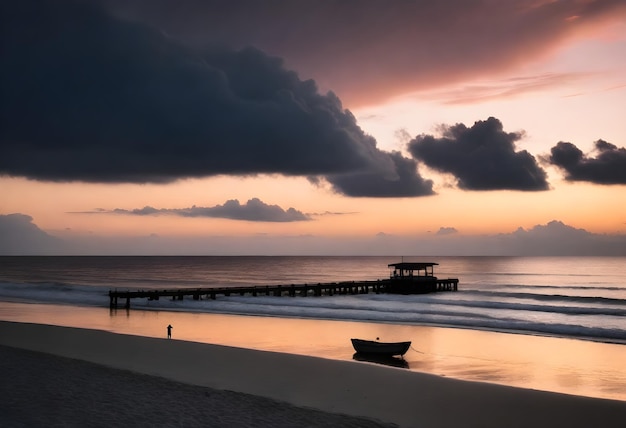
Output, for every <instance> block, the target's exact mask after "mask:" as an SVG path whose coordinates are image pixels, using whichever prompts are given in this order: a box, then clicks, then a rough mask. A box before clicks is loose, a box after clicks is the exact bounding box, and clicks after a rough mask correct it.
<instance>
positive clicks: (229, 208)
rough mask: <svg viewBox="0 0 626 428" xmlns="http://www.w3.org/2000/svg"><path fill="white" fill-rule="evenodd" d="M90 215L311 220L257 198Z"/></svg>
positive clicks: (117, 210) (283, 220)
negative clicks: (221, 203) (200, 205)
mask: <svg viewBox="0 0 626 428" xmlns="http://www.w3.org/2000/svg"><path fill="white" fill-rule="evenodd" d="M90 213H95V214H103V213H109V214H110V213H113V214H126V215H136V216H150V215H175V216H180V217H210V218H227V219H231V220H245V221H262V222H292V221H307V220H311V218H310V217H309V216H307V215H306V214H304V213H302V212H301V211H298V210H296V209H294V208H288V209H287V210H284V209H282V208H281V207H279V206H278V205H268V204H266V203H265V202H263V201H261V200H260V199H258V198H252V199H250V200H249V201H248V202H246V203H245V204H244V205H242V204H241V203H239V201H238V200H237V199H231V200H229V201H226V202H225V203H224V204H223V205H215V206H213V207H197V206H195V205H194V206H192V207H190V208H154V207H150V206H147V207H144V208H136V209H133V210H126V209H122V208H116V209H114V210H111V211H104V210H101V209H99V210H96V211H92V212H90Z"/></svg>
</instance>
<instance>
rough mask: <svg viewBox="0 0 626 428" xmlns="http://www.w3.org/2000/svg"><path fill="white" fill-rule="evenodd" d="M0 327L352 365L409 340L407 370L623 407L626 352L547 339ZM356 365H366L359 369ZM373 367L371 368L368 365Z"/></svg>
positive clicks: (125, 317)
mask: <svg viewBox="0 0 626 428" xmlns="http://www.w3.org/2000/svg"><path fill="white" fill-rule="evenodd" d="M0 320H5V321H13V322H21V323H36V324H54V325H59V326H66V327H76V328H85V329H94V330H101V331H108V332H112V333H119V334H126V335H136V336H143V337H151V338H165V337H166V329H165V327H166V326H167V325H170V324H171V325H173V326H174V329H173V338H174V339H175V340H184V341H191V342H198V343H207V344H219V345H223V346H230V347H239V348H247V349H255V350H259V351H273V352H280V353H289V354H297V355H306V356H316V357H320V358H326V359H332V360H337V361H340V362H350V363H357V362H356V361H354V360H355V359H357V358H355V357H354V349H353V348H352V345H351V344H350V339H351V338H353V337H356V338H362V339H371V340H373V339H375V338H377V337H380V339H381V340H382V341H389V342H393V341H407V340H411V341H412V342H413V343H412V347H411V349H410V350H409V351H408V352H407V354H405V356H404V360H401V362H402V367H403V369H404V370H408V371H412V372H416V373H427V374H433V375H438V376H441V377H446V378H453V379H460V380H466V381H477V382H487V383H493V384H499V385H507V386H513V387H519V388H525V389H536V390H543V391H551V392H558V393H565V394H571V395H577V396H583V397H595V398H606V399H613V400H619V401H624V402H626V368H625V367H624V366H623V361H624V360H626V347H625V346H624V345H619V344H617V345H616V344H607V343H601V342H593V341H583V340H576V339H570V338H566V339H560V338H554V337H549V336H530V335H524V334H511V333H499V332H492V331H481V330H472V329H458V328H445V327H429V326H409V325H400V324H388V323H363V322H349V321H324V320H309V319H292V318H281V317H258V316H257V317H252V316H235V315H220V314H198V313H193V314H192V313H187V312H177V313H175V312H162V311H131V312H129V313H126V312H125V311H124V312H122V313H119V312H118V313H111V312H110V311H109V310H108V309H96V308H79V307H72V310H68V307H67V306H58V305H57V306H55V305H35V304H30V305H23V304H6V303H5V304H2V305H0ZM359 364H366V363H362V362H359ZM371 364H374V363H371Z"/></svg>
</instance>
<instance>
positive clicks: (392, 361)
mask: <svg viewBox="0 0 626 428" xmlns="http://www.w3.org/2000/svg"><path fill="white" fill-rule="evenodd" d="M352 359H353V360H357V361H366V362H369V363H376V364H383V365H385V366H390V367H398V368H401V369H408V368H409V363H408V362H407V361H406V360H405V359H404V358H399V357H389V356H381V355H374V354H362V353H360V352H356V353H355V354H354V355H353V356H352Z"/></svg>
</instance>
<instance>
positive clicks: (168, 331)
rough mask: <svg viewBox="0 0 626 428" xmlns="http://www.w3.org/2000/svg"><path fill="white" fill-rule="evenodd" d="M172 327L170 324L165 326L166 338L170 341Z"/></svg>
mask: <svg viewBox="0 0 626 428" xmlns="http://www.w3.org/2000/svg"><path fill="white" fill-rule="evenodd" d="M173 328H174V327H172V326H171V325H170V324H168V325H167V338H168V339H171V338H172V329H173Z"/></svg>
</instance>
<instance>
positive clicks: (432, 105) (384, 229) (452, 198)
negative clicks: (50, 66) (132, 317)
mask: <svg viewBox="0 0 626 428" xmlns="http://www.w3.org/2000/svg"><path fill="white" fill-rule="evenodd" d="M109 3H111V4H112V5H114V7H112V9H111V10H113V11H116V12H115V13H117V14H118V15H119V16H124V17H125V18H129V17H130V18H132V19H137V17H138V16H140V15H141V14H142V13H143V14H144V15H145V16H146V17H147V18H146V21H145V22H146V23H147V24H146V25H154V26H162V27H163V28H165V27H167V25H168V22H167V20H166V19H165V18H163V17H162V16H157V14H155V13H154V11H152V14H150V13H148V12H150V10H149V8H148V7H146V9H145V10H143V9H141V8H140V7H139V6H137V7H136V8H135V9H133V8H132V7H130V6H128V9H126V10H125V9H124V7H123V6H120V5H119V4H117V2H115V1H111V2H109ZM135 3H137V4H139V3H140V2H135ZM453 3H454V2H453ZM521 3H524V4H525V5H526V6H528V4H529V3H533V2H521ZM544 3H545V4H544ZM559 3H563V2H559ZM565 3H569V2H565ZM571 3H573V4H576V7H572V8H570V9H569V10H568V9H567V7H565V6H563V5H558V6H557V5H552V6H549V4H550V2H534V3H533V5H534V6H533V7H536V8H538V9H537V10H536V11H535V9H532V14H531V13H530V12H527V13H525V14H520V16H521V15H523V16H522V17H520V16H516V15H515V14H512V13H510V10H507V6H504V5H503V4H502V3H498V7H497V10H496V11H494V14H493V16H492V19H491V20H490V21H488V22H485V21H484V19H483V18H481V17H479V16H475V15H472V14H471V12H472V11H470V10H467V11H466V13H467V15H465V17H466V18H467V20H466V21H463V23H459V22H457V23H456V24H454V23H446V24H445V25H443V24H442V25H443V27H444V28H439V27H438V26H437V25H430V26H428V25H426V24H424V26H423V28H420V26H419V25H417V23H416V24H415V25H405V26H402V27H399V28H398V31H397V32H395V33H389V34H386V33H384V32H383V34H385V36H384V37H382V36H381V37H378V38H376V39H375V40H376V42H375V43H374V42H373V41H372V40H374V39H373V35H376V34H379V32H380V31H379V29H376V30H372V34H370V36H368V37H365V36H363V40H370V41H372V43H371V44H361V43H360V44H358V46H359V47H358V48H354V49H353V50H351V49H352V48H353V47H354V46H355V41H354V40H348V39H346V40H345V41H344V42H341V41H339V40H337V41H336V42H337V43H334V44H333V45H332V46H327V47H325V48H323V49H322V48H320V49H319V50H316V51H314V52H311V54H310V55H309V53H308V52H306V51H302V52H300V51H298V49H297V48H298V44H297V43H296V42H295V41H294V42H292V43H287V42H281V43H278V42H276V41H275V39H271V38H269V37H267V38H263V37H261V36H258V37H259V38H258V40H259V45H260V46H261V47H262V48H265V49H267V50H269V49H270V48H271V47H272V46H275V49H276V50H275V51H271V52H270V53H271V54H272V55H276V56H281V57H283V58H284V59H285V64H286V66H287V67H291V68H293V69H295V70H296V71H297V72H298V75H299V76H302V78H305V77H306V78H309V77H310V78H312V79H314V80H315V81H316V82H317V83H318V85H319V87H320V88H321V90H322V91H325V90H327V89H332V90H333V92H334V93H335V94H336V95H337V96H338V97H339V99H340V100H341V101H342V103H343V107H344V108H346V109H349V110H350V111H351V112H352V114H353V115H354V116H355V118H356V123H357V125H358V126H359V127H360V128H361V129H362V130H363V131H364V132H365V133H366V134H369V135H371V136H373V137H374V138H375V139H376V143H377V146H376V147H377V148H378V149H379V150H382V151H385V152H390V151H399V152H401V153H402V154H403V156H404V157H407V158H410V156H411V155H410V154H409V152H408V150H407V143H408V142H409V141H411V140H413V139H414V138H415V137H417V136H419V135H432V136H433V137H438V136H440V135H441V134H440V133H441V130H442V126H452V125H455V124H464V125H465V126H466V127H467V128H471V127H472V125H473V124H474V122H476V121H486V120H487V119H488V118H489V117H495V118H497V119H498V120H499V121H500V122H501V123H502V127H503V130H504V132H507V133H519V134H520V135H521V138H520V139H519V140H517V141H516V142H515V149H516V150H517V151H521V150H527V151H528V152H529V153H530V154H531V155H532V156H533V157H534V158H535V160H536V162H537V165H538V166H539V167H541V168H542V169H543V170H545V172H546V174H547V182H548V184H549V188H548V190H542V191H522V190H506V189H503V190H464V189H460V188H459V186H458V182H457V178H455V176H454V175H452V174H446V173H442V172H441V171H437V170H436V169H434V168H432V167H429V166H427V165H425V163H424V162H423V161H420V160H419V159H418V163H417V165H418V172H419V175H421V177H423V178H424V179H427V180H432V182H433V186H432V189H433V191H434V193H435V194H433V195H430V196H412V197H352V196H349V195H347V194H342V193H341V192H339V191H338V188H337V187H335V188H333V187H332V186H331V185H330V184H329V182H327V181H325V180H323V179H322V180H320V181H319V182H317V183H314V182H312V181H310V180H309V179H308V178H309V177H311V176H313V175H314V174H301V175H292V176H288V175H285V174H281V173H272V174H264V173H257V174H254V173H246V174H218V175H210V176H206V177H198V178H184V177H181V178H180V179H178V180H176V181H174V182H171V183H168V184H159V183H147V184H133V183H117V184H111V183H107V182H102V183H84V182H81V181H80V180H71V181H67V180H65V181H62V182H50V181H46V180H41V179H36V178H34V179H33V178H25V177H23V176H22V177H20V176H19V174H12V173H7V172H6V171H4V173H3V174H4V175H2V176H0V189H1V194H2V197H1V198H0V215H3V216H7V215H9V214H14V213H19V214H24V215H27V216H31V217H32V223H33V224H34V225H35V226H36V228H39V229H41V230H42V231H44V232H45V233H47V234H49V235H52V236H57V237H62V238H63V239H69V240H72V239H74V238H76V237H81V239H83V238H85V237H93V236H95V237H99V238H102V239H113V238H115V237H121V236H127V237H129V236H130V237H133V236H135V237H147V236H151V235H152V236H155V235H158V237H168V238H172V239H173V238H175V237H177V236H181V237H194V238H198V237H202V236H206V237H214V236H220V237H228V236H238V237H241V238H246V237H256V238H258V237H259V236H263V237H272V236H274V237H277V241H276V242H277V243H276V246H275V247H272V249H271V251H272V252H274V253H280V252H281V251H284V252H288V251H290V248H293V247H288V246H284V247H281V244H280V243H281V242H283V243H284V240H285V239H287V238H293V239H295V240H296V241H297V239H299V238H298V237H310V236H313V237H318V238H324V239H326V238H328V239H331V238H333V237H336V236H339V237H342V238H345V240H346V241H345V242H349V241H350V240H354V242H355V244H354V245H355V246H354V250H355V252H357V253H358V252H359V244H358V240H359V239H374V238H376V237H377V236H379V237H380V236H397V237H406V238H410V239H419V237H433V236H435V235H437V232H438V231H440V229H441V228H450V230H453V232H454V233H452V234H451V235H453V236H454V237H462V236H482V235H495V234H512V233H513V232H515V230H516V229H518V228H519V227H521V228H524V229H526V230H530V229H532V228H533V227H535V226H537V225H546V224H548V223H549V222H551V221H553V220H557V221H559V222H562V223H564V224H565V225H567V226H569V227H571V228H574V229H585V230H586V231H587V232H589V233H592V234H611V235H614V234H618V235H625V234H626V185H625V184H626V183H621V184H594V183H592V182H585V181H567V180H566V179H565V172H564V171H563V170H562V169H561V168H557V166H555V165H554V164H552V165H551V164H549V163H546V162H545V159H546V158H547V157H548V156H549V155H550V149H551V148H552V147H554V146H555V145H556V144H557V143H558V142H559V141H563V142H569V143H572V144H573V145H574V146H576V147H578V148H579V149H580V150H581V151H582V152H583V153H584V154H585V156H587V157H589V158H592V157H595V156H597V155H598V153H597V152H595V151H594V142H595V141H597V140H600V139H601V140H604V141H607V142H608V143H610V144H613V145H615V146H616V147H617V149H621V150H624V145H625V142H626V125H624V120H623V117H622V116H623V112H624V111H626V80H625V79H626V78H625V77H624V76H626V8H625V7H619V6H618V7H615V8H612V9H611V8H609V7H608V6H607V7H605V6H604V3H607V2H603V1H591V2H571ZM585 4H592V5H594V6H597V7H595V8H594V7H591V6H589V7H588V9H585V7H587V6H585ZM116 7H117V9H116ZM542 8H544V9H545V8H551V9H552V10H551V11H549V13H547V12H545V11H544V9H542ZM559 8H561V9H559ZM433 9H435V8H434V7H433ZM529 10H530V9H529ZM574 10H579V11H583V13H584V14H585V15H583V16H582V17H580V18H575V17H574V15H570V14H571V13H572V11H574ZM320 13H321V12H320ZM432 13H433V14H434V15H433V16H438V15H437V14H438V13H442V11H437V10H433V11H432ZM200 15H201V14H200ZM368 16H369V15H367V14H365V13H364V14H363V16H362V17H361V18H362V19H363V20H364V22H367V19H369V18H368ZM576 16H578V15H576ZM459 17H463V16H462V15H459ZM392 18H393V16H391V14H390V16H389V19H390V20H391V19H392ZM497 18H499V19H501V22H500V24H501V25H519V26H525V25H529V24H530V23H533V22H534V23H535V24H536V28H535V34H531V33H532V32H529V33H528V34H529V35H528V37H525V38H524V37H519V38H518V39H516V38H515V37H514V36H513V35H510V34H509V33H510V31H509V30H508V29H502V28H500V27H499V25H496V24H497V23H495V22H493V21H494V20H496V19H497ZM196 19H198V20H200V21H201V16H200V17H196ZM312 19H313V18H312ZM394 19H395V18H394ZM407 20H408V21H410V19H408V18H407ZM555 22H559V23H560V24H559V25H555ZM169 24H170V25H171V26H170V27H167V29H168V30H169V31H170V32H172V33H173V36H176V37H180V40H182V41H184V42H185V43H187V42H189V43H192V41H193V42H194V43H197V41H198V40H199V39H201V38H202V34H201V33H200V32H199V30H198V31H192V30H193V29H194V28H196V27H194V26H193V25H191V24H190V26H189V28H187V29H186V30H185V31H183V30H184V29H185V27H184V26H183V25H180V24H179V25H174V24H172V23H171V22H170V23H169ZM453 24H454V25H453ZM487 24H488V27H487V28H485V29H484V33H483V34H473V35H471V34H472V31H474V32H475V31H478V30H477V28H484V26H485V25H487ZM311 25H312V24H311ZM197 28H200V27H197ZM453 28H457V30H458V31H457V33H455V34H442V32H441V30H442V29H446V30H448V31H451V29H453ZM176 31H178V33H176ZM251 31H252V30H251ZM333 31H335V30H333ZM342 31H344V32H342ZM350 31H356V30H355V29H354V28H351V29H348V30H340V29H336V34H337V35H341V34H350ZM359 31H361V32H362V33H363V34H367V29H363V28H360V29H359ZM345 32H347V33H345ZM521 32H523V31H521ZM331 33H332V31H331ZM259 34H260V33H259ZM333 34H334V33H333ZM420 35H421V36H422V38H425V39H429V38H430V40H431V41H432V42H437V43H439V45H438V46H439V48H438V49H445V51H441V52H438V51H437V49H435V48H434V47H432V46H431V49H430V50H428V49H427V47H428V46H429V45H428V43H430V42H428V40H426V42H427V43H419V44H417V45H416V46H415V49H416V50H419V52H418V53H419V55H414V56H411V57H410V58H405V57H403V51H402V49H399V50H398V52H397V54H394V55H391V56H389V58H388V59H387V62H386V63H384V64H382V63H381V64H378V63H377V61H376V58H377V57H380V56H383V52H384V51H385V50H389V49H393V46H394V44H399V43H400V42H399V40H404V39H405V38H406V39H408V40H409V41H410V39H411V37H413V38H416V37H418V38H419V36H420ZM470 35H471V37H470ZM494 35H496V36H500V37H502V38H505V39H507V40H502V41H498V40H493V39H492V37H493V36H494ZM242 37H243V36H242ZM325 37H326V36H325ZM464 37H470V39H469V40H465V39H464ZM509 38H510V40H508V39H509ZM272 40H274V42H273V41H272ZM252 42H253V40H252ZM301 43H302V46H308V45H309V44H310V45H311V46H313V43H314V39H313V38H308V37H307V38H303V39H302V40H301ZM477 43H483V44H484V45H483V46H480V47H479V48H476V49H474V48H468V47H467V46H470V44H477ZM466 45H467V46H466ZM467 49H469V51H468V50H467ZM324 55H329V56H330V57H331V58H339V59H340V60H338V64H337V66H336V67H335V68H333V64H332V63H331V62H330V61H323V62H320V61H317V59H319V58H322V57H323V56H324ZM350 61H352V63H353V64H355V65H357V67H356V68H351V67H348V64H349V63H350ZM394 61H396V63H394ZM458 64H465V66H464V67H462V68H459V67H458ZM390 67H392V68H393V67H396V69H397V72H396V73H395V74H394V73H391V72H390ZM411 70H413V71H414V72H411ZM31 125H32V126H34V127H36V126H37V124H36V123H34V124H31ZM86 144H88V143H86ZM7 150H8V149H7ZM0 173H2V171H0ZM318 178H319V176H318ZM255 198H256V199H258V200H260V201H261V202H262V203H263V204H265V205H269V206H274V205H276V206H278V207H280V209H282V210H284V211H286V210H288V209H289V208H293V209H294V210H296V211H297V212H299V213H301V214H303V215H305V216H307V217H308V218H309V220H307V221H281V222H271V221H253V220H245V219H243V220H241V219H240V220H237V219H229V218H220V216H213V215H210V216H201V217H189V216H181V215H177V214H176V213H173V212H169V213H164V212H161V213H160V214H154V215H142V216H139V215H132V214H130V213H128V211H132V210H135V209H142V208H144V207H146V206H149V207H153V208H155V209H157V210H183V209H188V208H191V207H194V206H195V207H206V208H211V207H217V206H222V205H224V204H225V203H226V202H227V201H229V200H238V201H239V203H240V204H241V205H245V204H246V203H247V201H249V200H251V199H255ZM116 209H118V210H126V211H125V212H124V213H112V212H110V211H113V210H116ZM7 221H8V220H7ZM0 226H1V225H0ZM441 235H443V230H441ZM443 238H445V239H448V237H443V236H442V239H443ZM302 239H305V238H302ZM429 239H430V238H429ZM168 242H169V241H168ZM181 242H182V241H181ZM350 242H352V241H350ZM328 245H329V246H328V251H329V252H332V248H333V245H335V244H328ZM96 247H97V245H96V244H94V247H93V248H96ZM244 247H245V246H244ZM117 248H120V247H117ZM180 248H184V245H182V244H181V246H180V247H178V250H176V251H179V250H180ZM242 248H243V247H242ZM281 248H282V250H281ZM315 248H316V249H315V251H323V250H320V249H318V247H315ZM320 248H323V247H320ZM1 249H2V246H0V250H1ZM121 251H123V250H121ZM173 251H174V250H173ZM183 251H184V250H183ZM311 251H313V250H311ZM398 251H401V249H400V247H399V248H398ZM35 252H36V251H35Z"/></svg>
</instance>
